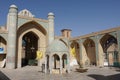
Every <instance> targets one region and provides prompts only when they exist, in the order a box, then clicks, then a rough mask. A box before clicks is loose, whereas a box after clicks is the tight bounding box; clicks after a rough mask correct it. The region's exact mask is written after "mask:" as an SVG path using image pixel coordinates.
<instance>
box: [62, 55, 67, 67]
mask: <svg viewBox="0 0 120 80" xmlns="http://www.w3.org/2000/svg"><path fill="white" fill-rule="evenodd" d="M67 64H68V62H67V54H63V55H62V67H63V68H66V66H67Z"/></svg>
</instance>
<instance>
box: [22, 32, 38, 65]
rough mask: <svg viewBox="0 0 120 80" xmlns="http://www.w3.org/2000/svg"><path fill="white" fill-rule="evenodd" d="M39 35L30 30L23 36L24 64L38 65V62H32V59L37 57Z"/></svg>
mask: <svg viewBox="0 0 120 80" xmlns="http://www.w3.org/2000/svg"><path fill="white" fill-rule="evenodd" d="M38 39H39V38H38V36H37V35H36V34H35V33H34V32H32V31H30V32H28V33H26V34H25V35H24V36H23V38H22V66H25V65H28V64H29V65H37V64H36V63H30V62H29V61H30V60H35V59H36V57H37V56H36V52H37V50H38Z"/></svg>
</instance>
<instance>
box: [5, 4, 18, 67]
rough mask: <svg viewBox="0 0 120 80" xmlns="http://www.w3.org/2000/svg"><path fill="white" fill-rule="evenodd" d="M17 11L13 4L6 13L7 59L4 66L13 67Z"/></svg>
mask: <svg viewBox="0 0 120 80" xmlns="http://www.w3.org/2000/svg"><path fill="white" fill-rule="evenodd" d="M17 12H18V9H17V7H16V6H15V5H11V6H10V9H9V13H8V19H9V20H7V21H8V22H7V23H8V24H7V27H8V29H9V30H8V46H7V61H6V68H9V69H14V68H15V59H16V36H17V33H16V30H17V29H16V28H17Z"/></svg>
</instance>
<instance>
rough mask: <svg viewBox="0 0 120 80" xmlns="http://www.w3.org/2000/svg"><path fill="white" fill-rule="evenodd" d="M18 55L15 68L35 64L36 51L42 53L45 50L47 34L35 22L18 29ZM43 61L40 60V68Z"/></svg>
mask: <svg viewBox="0 0 120 80" xmlns="http://www.w3.org/2000/svg"><path fill="white" fill-rule="evenodd" d="M17 34H18V38H17V39H18V40H17V41H18V44H17V45H18V54H17V67H18V68H19V67H22V66H25V65H27V64H32V63H35V58H36V51H37V50H38V51H41V52H43V56H44V53H45V50H46V43H47V42H46V41H47V40H46V39H47V32H46V30H45V29H44V27H42V26H41V25H40V24H38V23H37V22H35V21H31V22H28V23H25V24H24V25H22V26H21V27H19V29H18V31H17ZM43 62H44V60H43V58H42V59H41V62H40V64H38V66H41V65H42V64H41V63H43Z"/></svg>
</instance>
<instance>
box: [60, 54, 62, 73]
mask: <svg viewBox="0 0 120 80" xmlns="http://www.w3.org/2000/svg"><path fill="white" fill-rule="evenodd" d="M60 73H61V74H62V57H61V56H60Z"/></svg>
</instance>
